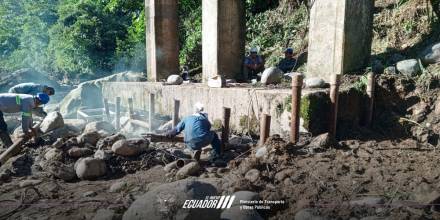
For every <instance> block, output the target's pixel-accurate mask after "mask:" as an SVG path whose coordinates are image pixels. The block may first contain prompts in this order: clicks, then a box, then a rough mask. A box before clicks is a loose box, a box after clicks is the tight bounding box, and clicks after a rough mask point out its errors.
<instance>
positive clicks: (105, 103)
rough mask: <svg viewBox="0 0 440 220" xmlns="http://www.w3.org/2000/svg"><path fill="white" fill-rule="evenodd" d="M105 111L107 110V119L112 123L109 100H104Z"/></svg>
mask: <svg viewBox="0 0 440 220" xmlns="http://www.w3.org/2000/svg"><path fill="white" fill-rule="evenodd" d="M104 110H105V115H106V117H107V121H111V118H110V109H109V107H108V99H104Z"/></svg>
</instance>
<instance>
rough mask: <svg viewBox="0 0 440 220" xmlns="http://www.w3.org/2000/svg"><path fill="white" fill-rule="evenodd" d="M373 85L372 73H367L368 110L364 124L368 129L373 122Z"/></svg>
mask: <svg viewBox="0 0 440 220" xmlns="http://www.w3.org/2000/svg"><path fill="white" fill-rule="evenodd" d="M375 85H376V83H375V81H374V73H368V84H367V96H368V110H367V120H366V123H365V124H366V126H367V127H370V126H371V123H372V121H373V113H374V92H375Z"/></svg>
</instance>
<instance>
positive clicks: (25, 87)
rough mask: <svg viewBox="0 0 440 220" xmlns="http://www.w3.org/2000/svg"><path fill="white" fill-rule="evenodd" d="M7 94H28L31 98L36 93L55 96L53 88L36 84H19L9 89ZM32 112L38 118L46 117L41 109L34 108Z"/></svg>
mask: <svg viewBox="0 0 440 220" xmlns="http://www.w3.org/2000/svg"><path fill="white" fill-rule="evenodd" d="M8 92H9V93H17V94H28V95H33V96H36V95H37V94H38V93H45V94H47V95H49V96H52V95H55V89H54V88H52V87H50V86H47V85H42V84H37V83H20V84H17V85H15V86H13V87H11V88H10V89H9V91H8ZM32 112H33V113H34V114H35V115H37V116H40V117H46V115H47V113H46V112H45V111H44V110H43V108H42V107H39V108H35V109H34V110H33V111H32Z"/></svg>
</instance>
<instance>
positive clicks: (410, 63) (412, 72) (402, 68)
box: [396, 59, 422, 76]
mask: <svg viewBox="0 0 440 220" xmlns="http://www.w3.org/2000/svg"><path fill="white" fill-rule="evenodd" d="M396 68H397V70H398V71H399V72H400V73H402V74H404V75H407V76H416V75H418V74H420V73H421V71H422V70H421V69H420V65H419V61H417V60H416V59H410V60H402V61H399V62H398V63H397V64H396Z"/></svg>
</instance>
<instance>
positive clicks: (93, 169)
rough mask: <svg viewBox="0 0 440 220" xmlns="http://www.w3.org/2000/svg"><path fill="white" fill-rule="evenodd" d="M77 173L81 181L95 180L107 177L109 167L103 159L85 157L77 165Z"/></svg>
mask: <svg viewBox="0 0 440 220" xmlns="http://www.w3.org/2000/svg"><path fill="white" fill-rule="evenodd" d="M75 172H76V175H77V176H78V178H80V179H83V180H93V179H96V178H98V177H101V176H104V175H105V173H106V172H107V165H106V164H105V161H104V160H102V159H97V158H92V157H85V158H81V159H79V160H78V161H77V162H76V163H75Z"/></svg>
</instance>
